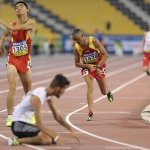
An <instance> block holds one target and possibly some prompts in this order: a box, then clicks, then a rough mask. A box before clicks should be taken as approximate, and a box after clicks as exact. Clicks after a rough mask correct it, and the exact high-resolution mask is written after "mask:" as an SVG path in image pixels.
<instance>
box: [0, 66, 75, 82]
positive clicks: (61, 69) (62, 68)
mask: <svg viewBox="0 0 150 150" xmlns="http://www.w3.org/2000/svg"><path fill="white" fill-rule="evenodd" d="M73 67H74V66H73V65H72V66H65V67H59V68H54V69H50V70H47V71H38V72H33V73H32V77H34V76H39V75H43V74H44V75H45V74H48V73H53V72H57V71H59V72H62V71H64V70H69V69H73ZM17 79H19V77H17ZM5 81H8V79H6V78H5V79H0V83H2V82H5Z"/></svg>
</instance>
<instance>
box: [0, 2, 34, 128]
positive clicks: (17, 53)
mask: <svg viewBox="0 0 150 150" xmlns="http://www.w3.org/2000/svg"><path fill="white" fill-rule="evenodd" d="M14 9H15V13H16V15H17V17H18V20H17V21H16V22H14V23H12V24H9V23H6V22H4V21H3V20H1V19H0V24H2V25H3V26H5V27H6V28H7V31H6V32H5V33H4V35H3V36H2V38H1V40H0V56H2V55H3V53H4V49H3V44H4V42H5V41H6V40H7V38H8V36H9V35H11V36H12V38H11V41H10V49H9V53H10V54H9V55H8V62H7V78H8V83H9V92H8V95H7V113H8V118H7V122H6V126H7V127H9V126H11V124H12V113H13V107H14V95H15V92H16V85H17V76H18V74H19V77H20V80H21V82H22V85H23V89H24V92H25V93H27V92H28V91H30V90H31V85H32V76H31V70H30V67H31V61H30V56H29V54H30V48H31V41H32V39H33V36H34V33H35V21H34V20H32V19H28V15H27V13H28V12H29V10H28V6H27V4H26V3H25V2H23V1H18V2H17V3H16V4H15V6H14ZM31 123H35V119H34V117H32V118H31Z"/></svg>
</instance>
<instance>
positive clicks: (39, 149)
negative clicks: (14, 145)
mask: <svg viewBox="0 0 150 150" xmlns="http://www.w3.org/2000/svg"><path fill="white" fill-rule="evenodd" d="M0 137H1V138H3V139H5V140H7V139H8V138H7V137H6V136H4V135H2V134H0ZM22 145H24V146H26V147H30V148H33V149H36V150H46V149H43V148H39V147H36V146H32V145H28V144H22Z"/></svg>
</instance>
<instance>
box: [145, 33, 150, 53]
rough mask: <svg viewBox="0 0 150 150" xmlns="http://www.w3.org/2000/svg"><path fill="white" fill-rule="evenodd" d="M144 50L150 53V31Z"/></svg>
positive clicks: (146, 37)
mask: <svg viewBox="0 0 150 150" xmlns="http://www.w3.org/2000/svg"><path fill="white" fill-rule="evenodd" d="M144 52H147V53H150V31H148V32H147V34H146V36H145V44H144Z"/></svg>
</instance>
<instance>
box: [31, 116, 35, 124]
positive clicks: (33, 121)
mask: <svg viewBox="0 0 150 150" xmlns="http://www.w3.org/2000/svg"><path fill="white" fill-rule="evenodd" d="M35 123H36V120H35V116H34V115H32V116H31V117H30V124H35Z"/></svg>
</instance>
